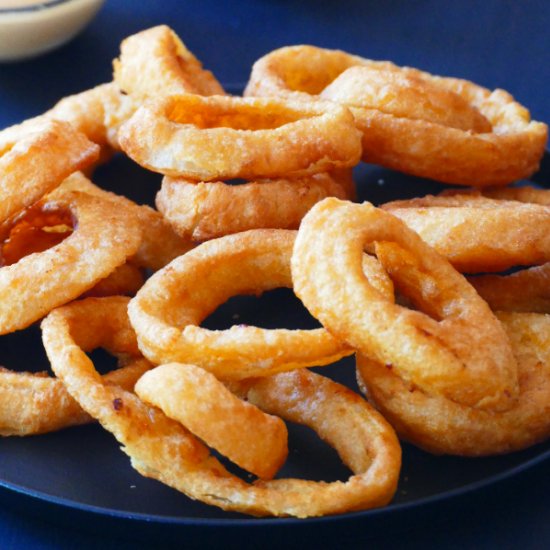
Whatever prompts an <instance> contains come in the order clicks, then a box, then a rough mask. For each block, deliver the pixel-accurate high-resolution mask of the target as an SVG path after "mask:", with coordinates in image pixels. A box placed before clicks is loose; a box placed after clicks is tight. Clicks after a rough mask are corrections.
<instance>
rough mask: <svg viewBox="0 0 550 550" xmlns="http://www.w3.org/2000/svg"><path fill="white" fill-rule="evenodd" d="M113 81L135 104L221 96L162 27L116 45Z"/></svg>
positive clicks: (194, 60) (211, 77) (212, 80)
mask: <svg viewBox="0 0 550 550" xmlns="http://www.w3.org/2000/svg"><path fill="white" fill-rule="evenodd" d="M113 67H114V76H113V78H114V81H115V82H116V83H117V84H118V85H119V86H120V89H121V90H124V91H125V92H126V93H128V94H130V95H131V96H132V97H133V98H134V99H136V100H138V101H139V100H143V99H146V98H149V97H159V96H161V95H174V94H182V93H195V94H200V95H205V96H207V95H220V94H224V93H225V92H224V90H223V88H222V86H221V84H220V83H219V82H218V81H217V80H216V78H215V76H214V75H213V74H212V73H211V72H210V71H205V70H204V69H203V68H202V65H201V63H200V61H199V60H198V59H197V58H196V57H195V56H194V55H193V54H192V53H191V52H190V51H189V50H188V49H187V48H186V47H185V45H184V44H183V43H182V41H181V40H180V39H179V38H178V36H177V35H176V33H175V32H174V31H172V29H170V28H169V27H167V26H166V25H159V26H157V27H152V28H150V29H147V30H144V31H142V32H139V33H137V34H134V35H132V36H129V37H128V38H125V39H124V40H123V41H122V43H121V45H120V58H119V59H115V60H114V61H113Z"/></svg>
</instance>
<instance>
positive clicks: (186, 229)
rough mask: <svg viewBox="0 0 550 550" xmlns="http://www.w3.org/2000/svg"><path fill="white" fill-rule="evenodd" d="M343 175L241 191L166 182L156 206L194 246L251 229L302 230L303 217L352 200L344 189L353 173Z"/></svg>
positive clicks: (270, 183) (208, 184)
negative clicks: (319, 206) (320, 206)
mask: <svg viewBox="0 0 550 550" xmlns="http://www.w3.org/2000/svg"><path fill="white" fill-rule="evenodd" d="M338 172H345V174H341V175H340V174H338V175H337V174H328V173H321V174H314V175H312V176H304V177H302V178H297V179H293V180H289V179H280V180H259V181H255V182H247V183H244V184H241V185H229V184H226V183H224V182H221V181H216V182H199V183H196V182H194V181H189V180H185V179H183V178H170V177H165V178H164V180H163V182H162V187H161V189H160V191H159V193H158V194H157V198H156V206H157V208H158V209H159V211H160V212H161V213H162V214H163V216H164V217H165V218H166V219H167V220H168V221H169V222H170V223H171V224H172V227H173V228H174V229H175V230H176V231H177V232H178V234H179V235H181V236H182V237H185V238H190V239H192V240H194V241H205V240H208V239H213V238H216V237H223V236H224V235H229V234H231V233H238V232H239V231H247V230H248V229H297V228H298V226H299V225H300V221H301V219H302V218H303V217H304V214H305V213H306V212H307V211H308V210H309V209H310V208H311V207H312V206H313V205H314V204H315V203H317V202H319V201H320V200H322V199H324V198H325V197H330V196H333V197H339V198H350V199H351V198H353V197H350V196H348V191H347V189H346V188H348V189H349V188H350V186H349V184H344V185H341V184H340V181H343V180H344V179H345V178H351V174H349V170H340V171H338ZM352 184H353V182H352ZM228 205H231V208H228Z"/></svg>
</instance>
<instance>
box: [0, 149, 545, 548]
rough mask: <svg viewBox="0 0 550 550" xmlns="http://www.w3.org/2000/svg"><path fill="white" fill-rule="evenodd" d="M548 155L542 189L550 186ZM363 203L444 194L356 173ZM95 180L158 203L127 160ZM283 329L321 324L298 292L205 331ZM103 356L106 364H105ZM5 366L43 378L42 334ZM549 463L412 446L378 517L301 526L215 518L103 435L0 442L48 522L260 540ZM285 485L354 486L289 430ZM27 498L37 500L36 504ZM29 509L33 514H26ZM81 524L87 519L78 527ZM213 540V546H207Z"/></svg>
mask: <svg viewBox="0 0 550 550" xmlns="http://www.w3.org/2000/svg"><path fill="white" fill-rule="evenodd" d="M548 160H549V159H548V155H547V156H546V157H545V160H544V162H543V166H542V168H541V171H540V172H539V173H538V174H537V175H536V177H535V178H534V180H536V181H538V182H539V183H541V184H544V182H548V181H550V178H549V177H548V176H549V174H550V169H549V163H548ZM356 176H357V178H356V179H357V183H358V194H359V199H360V200H369V201H371V202H374V203H380V202H385V201H387V200H392V199H396V198H404V197H410V196H419V195H423V194H426V193H433V192H438V191H439V190H440V189H441V188H442V187H441V186H440V185H439V184H437V183H434V182H430V181H427V180H421V179H418V178H412V177H409V176H404V175H403V174H399V173H396V172H392V171H389V170H384V169H381V168H378V167H374V166H368V165H362V166H361V167H359V169H358V170H357V174H356ZM96 180H97V181H98V183H100V184H103V185H105V186H107V187H109V188H111V189H114V190H116V191H119V192H123V193H125V194H127V195H128V196H130V197H132V198H134V199H135V200H138V201H140V202H151V201H152V199H153V197H154V194H155V192H156V190H157V189H158V186H159V182H160V178H159V177H158V176H156V175H154V174H150V173H146V172H145V171H142V170H141V169H139V168H138V167H136V166H135V165H133V164H131V163H130V162H129V161H128V160H126V159H124V158H122V157H120V158H115V159H114V160H113V161H112V162H111V163H110V164H109V165H107V166H105V167H102V168H101V169H100V170H99V172H98V173H97V177H96ZM236 316H238V322H239V323H249V324H257V325H259V326H263V327H268V328H276V327H288V328H297V327H312V326H316V325H315V321H313V320H312V319H311V317H310V316H309V315H308V314H307V312H306V311H305V310H304V308H303V307H302V306H301V304H299V303H298V300H297V299H296V298H295V297H294V296H293V294H292V293H291V292H290V291H287V290H276V291H272V292H269V293H266V294H265V295H264V296H262V297H261V298H251V297H238V298H234V299H232V300H231V301H230V302H229V303H228V304H226V305H224V306H223V307H221V308H220V309H219V310H218V311H217V312H215V314H213V315H212V316H211V317H210V318H209V319H208V320H207V322H206V325H207V326H209V327H215V328H223V327H228V326H230V325H231V324H233V323H234V322H235V318H236ZM104 360H105V359H104V357H103V356H99V357H98V361H100V362H101V361H104ZM0 364H2V365H6V366H7V367H9V368H13V369H17V368H21V369H26V370H32V369H35V370H43V369H45V368H46V367H45V365H46V364H47V363H46V359H45V356H44V352H43V350H42V346H41V342H40V335H39V330H38V328H37V327H32V328H31V329H29V330H26V331H23V332H21V333H16V334H13V335H10V336H7V337H2V339H1V342H0ZM322 372H323V373H326V374H329V375H330V376H332V377H334V378H336V379H338V380H340V381H342V382H344V383H346V384H347V385H349V386H351V387H355V381H354V372H353V362H352V361H351V360H350V359H347V360H343V361H341V362H340V364H338V365H335V366H331V367H329V368H325V369H323V371H322ZM548 457H550V443H547V444H543V445H539V446H536V447H533V448H531V449H528V450H526V451H523V452H518V453H513V454H510V455H507V456H499V457H490V458H478V459H466V458H456V457H436V456H432V455H430V454H427V453H424V452H422V451H420V450H418V449H416V448H414V447H412V446H409V445H405V446H404V452H403V469H402V474H401V480H400V484H399V488H398V491H397V494H396V496H395V499H394V500H393V502H392V503H391V504H390V505H389V506H387V507H385V508H383V509H380V510H371V511H365V512H355V513H351V514H345V515H342V516H335V517H331V518H321V519H310V520H293V519H256V518H250V517H247V516H243V515H239V514H234V513H225V512H222V511H221V510H218V509H217V508H213V507H209V506H206V505H203V504H201V503H198V502H194V501H192V500H190V499H188V498H187V497H185V496H184V495H182V494H179V493H177V492H176V491H174V490H172V489H170V488H168V487H166V486H163V485H162V484H160V483H158V482H156V481H153V480H149V479H145V478H143V477H141V476H140V475H139V474H137V473H136V472H135V471H134V470H133V469H132V468H131V466H130V463H129V460H128V458H127V456H126V455H125V454H123V453H122V452H121V451H120V450H119V446H118V444H117V443H116V441H115V440H114V438H113V437H112V436H111V435H110V434H108V433H107V432H105V431H103V430H102V429H101V428H100V427H98V426H96V425H91V426H85V427H78V428H72V429H68V430H65V431H62V432H59V433H53V434H48V435H43V436H37V437H29V438H3V439H1V440H0V487H2V488H3V489H4V490H2V491H0V496H2V495H3V496H4V497H6V495H11V496H12V498H19V499H23V502H24V503H25V502H26V503H28V502H29V501H30V502H31V503H33V505H32V506H29V508H28V509H33V508H34V506H35V505H34V503H35V502H39V503H42V505H44V504H45V503H48V504H47V505H48V506H50V512H51V511H52V510H54V513H53V514H50V517H53V519H60V518H61V517H64V518H70V517H72V516H71V511H72V512H73V513H77V514H81V515H84V516H85V517H90V513H91V514H92V515H93V516H94V518H93V519H94V521H93V524H94V525H97V524H98V522H100V521H101V519H102V518H103V519H108V520H111V521H112V522H115V523H119V524H120V523H121V522H122V523H125V524H126V525H127V524H128V523H129V524H130V525H131V526H132V527H131V528H133V529H135V533H138V532H140V527H138V526H141V528H143V526H145V527H146V529H148V530H149V531H151V530H154V529H155V528H159V527H162V528H163V529H164V528H170V529H176V530H180V531H181V533H182V534H183V533H185V532H189V530H193V529H195V530H203V532H205V533H206V532H207V531H206V530H209V529H212V528H217V530H216V533H217V536H218V537H219V536H220V535H221V532H220V531H219V529H222V530H225V531H226V533H227V535H228V536H229V534H230V533H231V532H234V530H235V529H236V528H239V527H243V526H247V527H248V528H250V529H253V530H255V531H257V529H263V530H265V531H266V532H270V531H271V528H285V529H293V528H296V529H298V528H299V526H300V527H302V526H310V527H312V528H313V527H314V526H322V525H326V524H327V523H329V524H331V525H332V526H334V525H336V524H339V523H340V524H342V525H348V526H349V525H351V524H355V525H356V526H357V525H359V524H360V526H361V528H362V529H369V528H371V527H372V525H373V522H372V520H373V519H376V521H377V524H378V525H380V522H381V521H382V524H385V522H386V521H387V519H388V518H390V517H392V515H396V514H398V513H403V512H406V513H407V514H410V513H411V512H412V511H413V510H418V509H419V508H421V507H424V508H426V507H428V506H429V505H433V504H435V503H440V504H441V503H442V502H444V501H448V500H449V499H452V498H453V497H459V496H461V495H464V494H466V493H469V492H472V491H476V490H480V489H482V488H487V487H488V486H489V485H493V484H496V483H497V482H500V481H502V480H504V479H506V478H509V477H511V476H513V475H515V474H518V473H519V472H522V471H524V470H526V469H528V468H531V467H532V466H534V465H535V464H537V463H539V462H541V461H543V460H546V459H547V458H548ZM280 475H281V476H285V477H286V476H297V477H303V478H309V479H317V480H321V479H322V480H327V481H330V480H336V479H346V477H347V476H348V475H349V472H347V471H346V469H345V468H344V467H343V466H342V464H341V462H340V461H339V459H338V457H337V455H336V453H335V452H334V451H333V450H332V449H330V448H329V447H328V446H326V445H325V444H323V443H322V442H321V441H320V440H319V439H318V438H317V437H316V436H315V434H313V433H312V432H311V431H309V430H307V429H303V428H300V427H298V426H291V427H290V453H289V460H288V463H287V465H286V466H285V467H284V468H283V470H282V472H281V474H280ZM27 497H34V498H35V499H38V500H37V501H36V500H34V501H32V500H31V499H29V498H27ZM23 505H25V504H23ZM80 519H82V518H80ZM205 540H206V539H205Z"/></svg>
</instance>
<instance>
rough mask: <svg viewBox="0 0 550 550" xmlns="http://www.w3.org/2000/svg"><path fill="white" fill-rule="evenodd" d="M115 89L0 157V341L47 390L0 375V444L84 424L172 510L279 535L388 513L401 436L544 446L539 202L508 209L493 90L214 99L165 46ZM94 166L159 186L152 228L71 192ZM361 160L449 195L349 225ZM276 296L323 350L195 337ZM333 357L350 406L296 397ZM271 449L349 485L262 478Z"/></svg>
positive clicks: (255, 82)
mask: <svg viewBox="0 0 550 550" xmlns="http://www.w3.org/2000/svg"><path fill="white" fill-rule="evenodd" d="M113 65H114V72H113V81H112V82H109V83H106V84H102V85H99V86H97V87H95V88H93V89H91V90H87V91H84V92H82V93H80V94H76V95H73V96H70V97H67V98H64V99H62V100H61V101H60V102H59V103H58V104H57V105H55V106H54V107H52V109H50V110H49V111H47V112H45V113H44V114H42V115H39V116H37V117H35V118H33V119H30V120H27V121H23V122H22V123H20V124H18V125H15V126H12V127H10V128H7V129H5V130H2V131H0V191H1V192H2V196H3V199H2V200H1V201H0V237H1V238H0V341H1V338H2V337H3V335H7V334H9V333H12V332H14V331H19V330H25V329H26V328H27V327H29V326H30V325H32V324H33V323H35V322H37V321H40V320H42V323H41V328H42V339H43V344H44V347H45V350H46V353H47V356H48V359H49V361H50V367H51V371H52V372H51V373H48V372H46V371H44V372H40V373H31V372H25V368H26V366H25V365H13V367H14V370H8V369H6V368H3V367H1V368H0V435H2V436H28V435H33V434H40V433H45V432H51V431H54V430H59V429H63V428H67V427H69V426H76V425H79V424H84V423H88V422H92V421H98V422H99V423H100V424H101V425H102V426H103V427H104V428H105V429H106V430H108V431H109V432H111V433H112V434H113V436H114V437H115V438H116V439H117V441H118V442H119V443H120V444H121V445H122V450H123V451H124V452H125V453H126V454H127V455H128V456H129V458H130V461H131V464H132V466H133V467H134V468H135V469H136V470H137V471H138V472H140V473H141V474H143V475H145V476H147V477H151V478H154V479H156V480H158V481H160V482H162V483H165V484H167V485H169V486H170V487H173V488H175V489H177V490H178V491H181V492H182V493H184V494H185V495H187V496H189V497H190V498H193V499H198V500H201V501H202V502H205V503H207V504H210V505H214V506H218V507H220V508H222V509H224V510H228V511H235V512H242V513H247V514H251V515H257V516H269V515H272V516H295V517H309V516H319V515H326V514H340V513H344V512H348V511H352V510H365V509H369V508H373V507H377V506H383V505H385V504H387V503H389V502H390V501H391V500H392V498H393V496H394V494H395V491H396V489H397V484H398V479H399V473H400V467H401V448H400V445H399V440H398V437H397V436H399V437H402V438H403V439H405V440H407V441H409V442H411V443H413V444H415V445H417V446H419V447H420V448H422V449H425V450H427V451H429V452H432V453H438V454H439V453H447V454H456V455H466V456H480V455H490V454H499V453H505V452H512V451H516V450H519V449H523V448H525V447H527V446H529V445H533V444H535V443H538V442H540V441H543V440H545V439H547V438H549V437H550V421H549V420H548V418H550V417H549V415H548V410H547V409H548V407H550V401H549V400H548V395H549V392H550V356H549V355H548V343H549V340H550V317H549V316H548V315H550V292H549V282H550V275H549V273H550V267H549V266H550V240H549V237H548V235H549V234H550V225H549V224H550V198H549V194H550V192H548V191H545V190H541V189H536V188H533V187H525V186H523V187H518V186H508V185H507V184H510V183H512V182H514V181H515V180H517V179H520V178H524V177H528V176H530V175H531V174H532V173H533V172H534V171H536V169H537V167H538V165H539V162H540V159H541V156H542V154H543V152H544V148H545V144H546V139H547V127H546V125H545V124H542V123H539V122H535V121H531V119H530V116H529V112H528V111H527V110H526V109H525V108H524V107H523V106H521V105H519V104H518V103H517V102H516V101H514V99H513V98H512V97H511V96H510V95H509V94H507V93H506V92H504V91H502V90H495V91H494V92H491V91H489V90H486V89H485V88H482V87H480V86H478V85H476V84H474V83H472V82H467V81H464V80H459V79H456V78H447V77H445V78H444V77H439V76H434V75H430V74H428V73H426V72H423V71H420V70H418V69H413V68H408V67H398V66H396V65H394V64H393V63H391V62H386V61H371V60H368V59H364V58H361V57H358V56H355V55H352V54H349V53H347V52H341V51H336V50H324V49H321V48H316V47H313V46H291V47H286V48H281V49H279V50H275V51H274V52H271V53H269V54H267V55H266V56H264V57H263V58H262V59H260V60H258V61H257V62H256V63H255V65H254V67H253V69H252V74H251V77H250V82H249V83H248V85H247V87H246V90H245V94H244V96H245V97H238V96H232V95H228V94H227V93H226V92H225V90H224V89H223V87H222V86H221V84H220V83H219V82H218V80H217V79H216V77H215V76H214V74H213V73H211V72H210V71H208V70H206V69H204V68H203V67H202V64H201V62H200V61H199V59H198V58H197V57H195V55H194V54H193V53H191V52H190V51H189V50H188V49H187V47H186V46H185V44H184V43H183V42H182V41H181V40H180V38H179V37H178V36H177V35H176V34H175V33H174V32H173V31H172V30H171V29H170V28H169V27H167V26H164V25H162V26H157V27H153V28H151V29H147V30H145V31H142V32H140V33H137V34H135V35H133V36H130V37H128V38H127V39H126V40H124V41H123V42H122V44H121V50H120V55H119V56H118V58H117V59H115V60H114V63H113ZM115 153H116V154H123V155H126V156H127V157H128V158H129V159H131V160H133V161H135V163H137V164H138V165H140V166H142V167H143V168H144V169H146V170H150V171H153V172H156V173H159V174H162V176H163V180H162V184H161V186H160V189H158V192H157V195H156V201H155V202H156V209H155V208H152V207H150V206H147V205H138V204H136V203H134V202H133V201H132V200H130V199H129V198H127V197H124V196H121V195H118V194H116V193H113V192H112V191H111V190H109V189H103V188H101V187H99V186H98V185H96V184H95V183H94V182H93V177H94V176H93V170H94V169H95V167H96V166H97V165H98V164H101V163H107V162H109V161H110V159H111V157H112V156H113V155H114V154H115ZM360 160H363V161H367V162H369V163H378V164H381V165H383V166H388V167H391V168H394V169H397V170H400V171H403V172H407V173H410V174H414V175H420V176H423V177H427V178H431V179H435V180H437V181H439V182H441V183H448V184H452V185H462V186H464V185H468V186H470V187H471V188H472V189H464V188H462V189H461V190H460V191H456V190H454V191H453V190H450V189H447V190H446V191H444V192H443V193H441V195H438V196H426V197H418V198H416V199H407V200H397V201H393V202H390V203H386V204H383V205H381V207H380V208H377V207H375V206H374V205H372V204H370V203H369V202H364V203H362V204H358V203H357V202H355V201H356V189H355V183H354V179H353V172H352V169H353V168H354V167H355V166H356V165H357V164H358V163H359V162H360ZM494 186H498V187H494ZM366 191H367V195H368V190H366ZM155 192H156V190H155ZM510 269H512V270H513V272H511V273H510V272H507V271H506V270H510ZM278 287H286V288H289V289H292V290H293V291H294V293H295V294H296V296H297V297H298V298H299V299H300V300H301V301H302V302H303V304H304V306H305V307H306V308H307V310H309V312H310V313H311V314H312V315H313V316H314V317H315V319H316V320H317V321H318V322H319V323H320V324H321V326H320V327H318V328H314V329H310V330H291V329H288V328H278V329H265V328H261V327H258V326H252V325H242V324H235V325H233V326H231V327H230V328H228V329H226V330H209V329H207V328H205V327H204V326H201V325H202V324H203V322H204V321H205V320H206V319H207V318H208V317H209V316H210V315H211V314H212V313H213V312H215V311H216V309H217V308H218V307H219V306H221V305H222V304H223V303H225V302H226V301H228V300H229V299H231V298H232V297H234V296H237V295H249V294H252V295H260V294H262V293H264V292H267V291H270V290H271V289H274V288H278ZM96 348H104V349H105V350H106V351H107V352H109V353H110V354H112V355H114V356H115V358H116V359H117V366H118V368H117V369H115V370H113V371H111V372H109V373H107V374H105V375H101V374H99V372H98V371H97V369H96V366H95V365H94V363H93V361H92V359H91V358H90V356H89V355H88V354H89V353H90V352H91V351H93V350H94V349H96ZM353 354H356V357H357V368H356V374H357V378H358V381H359V388H360V390H361V391H362V392H363V393H364V394H365V397H363V396H361V395H360V394H359V393H356V392H354V391H352V390H351V389H349V388H347V387H344V386H342V385H340V384H338V383H336V382H334V381H332V380H331V379H329V378H327V377H326V376H322V375H321V374H314V373H313V372H312V371H311V370H309V368H310V367H323V366H325V365H329V364H331V363H334V362H335V361H338V360H339V359H340V358H342V357H345V356H350V355H353ZM342 368H343V367H342ZM324 370H326V369H323V370H322V371H321V372H323V371H324ZM369 401H370V403H369ZM285 421H290V422H295V423H298V424H304V425H306V426H309V427H310V428H312V429H313V430H314V431H315V432H317V434H318V435H319V437H320V438H321V439H322V440H324V441H325V442H327V443H328V444H329V445H331V446H332V447H334V449H335V450H336V451H337V453H338V454H339V456H340V458H341V459H342V462H343V463H344V464H345V465H346V466H347V467H348V468H349V470H350V476H349V477H348V479H346V480H344V481H335V482H331V483H325V482H314V481H306V480H303V479H283V478H279V477H278V475H279V471H280V469H281V467H282V466H283V464H284V463H285V461H286V459H287V456H288V454H289V442H288V434H287V427H286V424H285ZM213 451H214V452H216V453H218V454H219V455H221V456H223V457H224V459H223V460H228V461H230V462H232V463H234V464H235V465H237V466H238V467H239V468H241V469H242V470H244V472H245V473H248V476H251V477H253V478H254V479H253V481H250V479H248V478H245V477H243V478H241V477H239V476H237V475H235V474H233V473H230V471H229V470H228V468H226V466H225V465H224V463H223V462H222V460H219V459H218V458H215V456H214V455H213V454H212V452H213ZM245 475H246V474H245Z"/></svg>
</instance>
